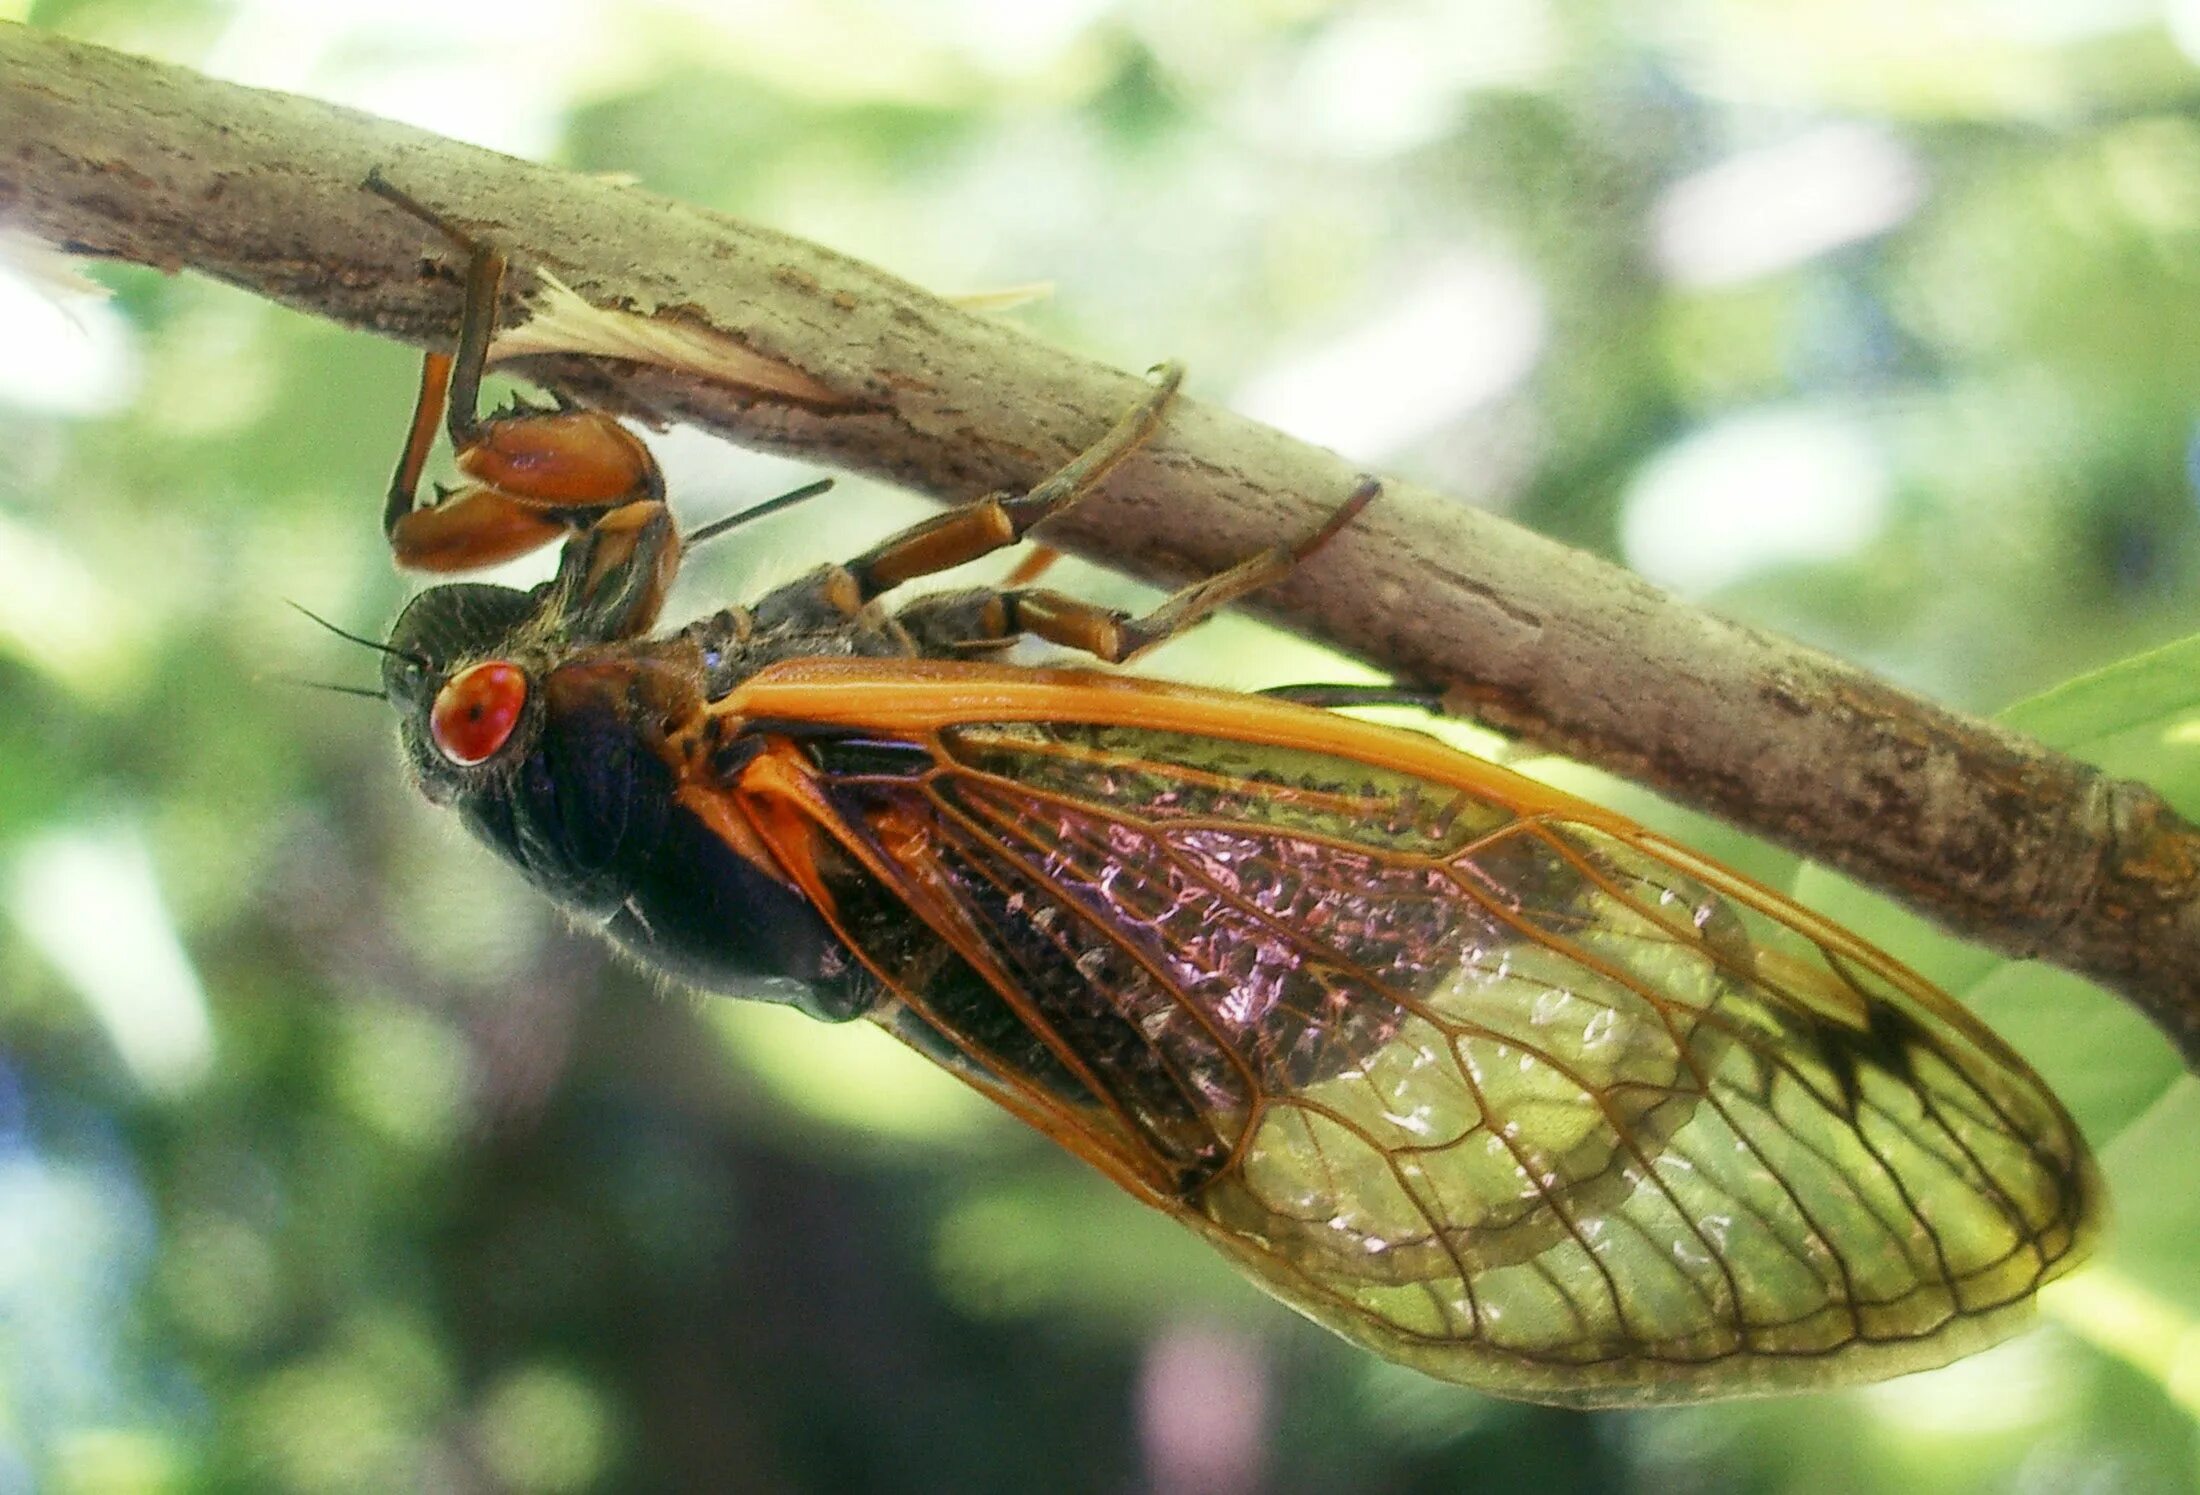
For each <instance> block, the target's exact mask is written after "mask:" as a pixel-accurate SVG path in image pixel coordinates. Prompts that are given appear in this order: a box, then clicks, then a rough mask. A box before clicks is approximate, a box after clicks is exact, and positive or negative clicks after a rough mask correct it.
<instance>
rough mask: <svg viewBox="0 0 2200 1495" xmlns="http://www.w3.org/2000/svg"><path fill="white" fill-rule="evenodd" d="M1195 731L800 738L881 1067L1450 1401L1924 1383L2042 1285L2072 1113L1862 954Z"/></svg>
mask: <svg viewBox="0 0 2200 1495" xmlns="http://www.w3.org/2000/svg"><path fill="white" fill-rule="evenodd" d="M1208 699H1209V700H1211V702H1212V703H1213V704H1212V705H1211V706H1201V705H1199V704H1197V703H1196V702H1194V703H1193V704H1191V705H1186V706H1184V707H1183V708H1182V710H1180V711H1177V712H1175V713H1174V715H1175V716H1176V717H1181V718H1182V720H1183V723H1184V725H1185V726H1186V727H1188V728H1193V729H1194V730H1157V729H1155V728H1152V727H1147V726H1138V727H1117V726H1107V725H1095V724H1092V723H1090V722H1085V721H1079V720H1076V719H1074V718H1075V717H1076V715H1078V714H1079V713H1078V712H1075V711H1068V712H1065V713H1064V716H1065V718H1066V719H1064V720H1060V721H1052V722H1049V721H1044V720H1033V719H1031V718H1032V717H1034V716H1036V715H1038V714H1039V713H1038V712H1037V711H1036V710H1034V709H1031V703H1029V702H1023V703H1022V706H1023V708H1024V709H1022V711H1021V712H1020V714H1021V716H1022V717H1023V718H1024V719H1021V720H1014V719H1011V720H1005V721H1000V722H988V721H984V720H978V719H972V720H968V721H961V722H957V723H954V724H950V725H940V724H939V723H937V722H929V723H925V724H923V725H922V726H921V727H917V726H911V727H909V728H908V729H907V730H905V731H904V732H902V733H901V734H900V735H899V736H898V737H896V738H895V740H894V741H893V743H892V744H891V748H890V750H882V746H881V744H880V743H879V742H870V743H864V744H848V743H834V742H830V741H827V742H820V743H816V744H813V745H811V746H810V747H808V748H807V749H806V750H805V751H806V757H805V767H804V769H803V788H802V798H803V799H804V800H805V802H806V804H807V810H806V811H805V814H806V815H807V817H808V823H809V825H810V827H811V829H813V830H815V831H817V832H819V833H821V834H822V835H823V836H825V837H826V838H829V839H830V840H831V841H832V842H833V843H834V844H835V845H836V846H838V847H839V848H840V849H841V852H842V853H843V854H844V857H845V866H846V867H851V868H861V869H862V870H861V871H860V872H859V873H858V872H844V873H843V875H842V877H841V880H840V883H839V884H838V885H837V887H827V888H825V889H823V892H824V894H825V896H826V897H827V899H828V901H831V900H834V899H838V906H837V907H836V908H834V909H832V910H830V911H829V912H830V914H831V916H832V917H834V918H836V920H837V922H838V924H839V927H840V928H841V930H842V932H843V933H844V935H845V936H846V937H847V938H848V939H849V940H850V942H851V944H852V945H853V946H854V947H855V948H856V949H857V950H858V951H859V953H861V954H863V956H864V957H865V958H866V959H867V960H868V961H870V962H871V963H872V964H873V966H874V969H876V970H878V971H879V972H880V974H881V975H882V976H884V977H885V978H886V979H887V980H888V982H889V983H890V984H891V985H893V986H894V987H895V989H896V990H897V991H898V992H899V993H900V994H901V996H902V999H903V1008H902V1010H901V1011H900V1012H899V1013H898V1014H897V1016H896V1021H897V1022H898V1023H899V1024H900V1025H901V1026H902V1028H903V1029H904V1031H905V1033H914V1034H915V1035H916V1036H917V1037H918V1038H919V1041H920V1042H923V1043H925V1044H926V1045H927V1046H928V1047H931V1048H933V1049H934V1051H935V1052H940V1051H943V1050H944V1051H948V1052H951V1054H952V1055H953V1056H954V1057H955V1058H956V1059H957V1060H958V1061H959V1062H960V1063H961V1065H962V1067H964V1068H965V1069H966V1070H976V1071H978V1072H980V1073H981V1076H982V1082H983V1083H985V1084H987V1085H988V1087H989V1088H991V1089H992V1090H994V1092H995V1093H996V1094H1004V1095H1005V1098H1007V1099H1009V1100H1010V1101H1011V1103H1012V1104H1017V1103H1018V1102H1020V1104H1017V1108H1018V1109H1019V1110H1020V1112H1021V1113H1022V1114H1026V1115H1027V1117H1028V1116H1031V1113H1032V1112H1033V1111H1040V1112H1043V1113H1045V1114H1044V1117H1043V1118H1034V1119H1039V1120H1040V1124H1042V1125H1043V1126H1045V1127H1046V1129H1047V1130H1049V1131H1051V1132H1053V1133H1054V1134H1055V1135H1057V1136H1062V1135H1063V1134H1064V1132H1065V1130H1066V1131H1068V1132H1071V1133H1083V1134H1085V1135H1084V1136H1082V1137H1081V1138H1078V1139H1075V1140H1076V1141H1078V1142H1081V1144H1082V1145H1079V1146H1078V1150H1079V1151H1081V1152H1083V1153H1085V1155H1087V1156H1088V1157H1093V1158H1094V1159H1095V1161H1101V1162H1102V1164H1103V1166H1105V1167H1108V1168H1109V1171H1110V1172H1112V1173H1114V1174H1115V1175H1116V1176H1117V1177H1118V1178H1119V1180H1122V1181H1125V1182H1126V1183H1128V1184H1129V1185H1130V1186H1131V1187H1132V1188H1134V1190H1136V1191H1137V1192H1139V1193H1141V1194H1142V1195H1143V1196H1144V1197H1146V1198H1148V1199H1149V1200H1150V1201H1151V1202H1155V1203H1158V1204H1161V1205H1162V1206H1163V1207H1166V1208H1169V1209H1171V1210H1172V1211H1173V1212H1174V1213H1176V1214H1177V1215H1178V1216H1179V1217H1180V1218H1182V1219H1184V1220H1185V1221H1186V1222H1187V1223H1188V1224H1190V1225H1192V1226H1193V1227H1194V1228H1196V1229H1198V1230H1200V1231H1202V1232H1203V1233H1204V1234H1206V1235H1207V1236H1209V1237H1210V1238H1211V1239H1212V1240H1214V1241H1215V1243H1216V1244H1217V1245H1219V1246H1220V1247H1221V1248H1222V1249H1223V1250H1225V1251H1226V1252H1227V1253H1228V1254H1229V1255H1230V1256H1232V1257H1233V1258H1234V1259H1235V1260H1236V1261H1237V1262H1238V1263H1239V1264H1240V1265H1241V1266H1242V1267H1244V1268H1245V1269H1246V1270H1247V1271H1248V1272H1249V1274H1251V1275H1252V1276H1253V1277H1254V1278H1255V1279H1256V1280H1257V1281H1259V1282H1260V1283H1261V1284H1262V1285H1263V1286H1265V1287H1266V1288H1268V1290H1270V1291H1271V1292H1273V1293H1274V1294H1276V1295H1277V1296H1278V1297H1280V1298H1282V1299H1284V1300H1285V1301H1287V1302H1289V1303H1291V1304H1293V1305H1294V1306H1296V1307H1298V1308H1300V1309H1301V1310H1302V1311H1304V1312H1306V1313H1307V1314H1309V1315H1310V1316H1312V1317H1314V1318H1316V1319H1318V1320H1320V1321H1321V1322H1323V1323H1326V1324H1328V1325H1329V1326H1331V1327H1332V1328H1335V1329H1337V1330H1338V1331H1339V1332H1341V1333H1343V1334H1345V1335H1346V1336H1347V1337H1349V1338H1352V1339H1355V1340H1358V1341H1360V1342H1362V1343H1364V1344H1367V1345H1369V1346H1371V1347H1373V1348H1375V1349H1377V1350H1378V1351H1380V1352H1382V1353H1384V1354H1386V1355H1389V1356H1391V1357H1393V1358H1395V1359H1399V1360H1401V1361H1404V1362H1406V1363H1409V1364H1412V1365H1414V1366H1417V1367H1419V1368H1420V1369H1422V1370H1425V1371H1428V1372H1430V1373H1431V1374H1434V1375H1438V1376H1442V1377H1445V1378H1447V1379H1452V1380H1457V1381H1462V1382H1466V1383H1469V1384H1472V1385H1477V1386H1481V1387H1484V1388H1486V1389H1489V1390H1493V1391H1497V1392H1501V1393H1505V1394H1510V1395H1516V1396H1527V1397H1533V1398H1537V1399H1542V1400H1548V1401H1559V1402H1571V1403H1577V1404H1600V1403H1623V1402H1650V1401H1663V1400H1684V1399H1695V1398H1702V1397H1708V1396H1719V1395H1745V1394H1752V1393H1762V1392H1772V1391H1781V1390H1793V1389H1800V1388H1803V1387H1808V1386H1814V1385H1823V1384H1832V1383H1839V1382H1847V1381H1854V1380H1863V1379H1872V1378H1876V1377H1878V1376H1883V1375H1888V1374H1894V1373H1897V1372H1899V1371H1902V1370H1909V1369H1919V1368H1923V1367H1925V1366H1929V1365H1934V1364H1939V1363H1942V1362H1944V1361H1946V1360H1948V1359H1952V1358H1954V1357H1955V1356H1957V1355H1959V1354H1962V1353H1965V1352H1967V1351H1968V1350H1970V1349H1973V1348H1976V1347H1977V1346H1979V1345H1980V1344H1983V1343H1986V1342H1989V1341H1990V1340H1992V1339H1995V1338H1998V1337H2000V1336H2001V1335H2003V1334H2005V1333H2007V1332H2009V1331H2010V1330H2011V1329H2012V1328H2014V1327H2015V1326H2016V1324H2017V1323H2018V1322H2019V1321H2020V1320H2021V1317H2022V1315H2023V1313H2024V1312H2025V1310H2026V1308H2027V1307H2028V1304H2029V1300H2030V1297H2031V1294H2032V1293H2033V1292H2034V1291H2035V1290H2036V1289H2037V1288H2038V1287H2039V1286H2040V1285H2041V1284H2042V1283H2043V1282H2045V1281H2046V1280H2048V1279H2049V1278H2050V1277H2052V1276H2054V1275H2056V1274H2058V1273H2059V1272H2060V1271H2062V1270H2064V1269H2066V1268H2067V1267H2068V1266H2069V1265H2070V1264H2071V1263H2072V1262H2073V1261H2074V1260H2075V1257H2076V1254H2077V1253H2078V1251H2079V1248H2080V1246H2081V1245H2082V1243H2083V1241H2084V1239H2085V1237H2086V1235H2087V1233H2088V1230H2089V1226H2090V1221H2091V1219H2092V1216H2093V1213H2094V1211H2095V1208H2096V1203H2097V1196H2098V1187H2097V1183H2096V1181H2095V1179H2094V1175H2093V1172H2092V1163H2091V1161H2090V1158H2089V1157H2088V1155H2087V1153H2086V1151H2085V1148H2084V1145H2083V1143H2082V1141H2081V1139H2080V1138H2079V1137H2078V1135H2077V1134H2076V1131H2075V1129H2074V1128H2073V1127H2072V1125H2071V1123H2070V1121H2069V1118H2068V1117H2067V1116H2066V1115H2065V1114H2064V1113H2063V1111H2062V1110H2061V1108H2060V1107H2059V1106H2058V1105H2057V1104H2056V1102H2055V1101H2054V1099H2053V1098H2052V1096H2051V1095H2049V1094H2048V1093H2047V1092H2046V1090H2045V1089H2044V1087H2042V1086H2041V1084H2040V1083H2039V1081H2038V1080H2037V1079H2036V1077H2034V1076H2033V1075H2032V1074H2031V1073H2030V1072H2029V1071H2028V1070H2027V1069H2026V1068H2025V1067H2024V1066H2023V1064H2022V1063H2021V1062H2020V1061H2018V1060H2017V1059H2016V1058H2015V1057H2014V1056H2013V1055H2011V1054H2010V1053H2009V1052H2008V1051H2007V1050H2006V1049H2005V1048H2003V1047H2002V1046H2001V1045H2000V1044H1999V1043H1998V1042H1997V1041H1996V1040H1995V1039H1993V1037H1992V1036H1991V1035H1990V1034H1988V1033H1987V1032H1986V1031H1985V1030H1984V1029H1983V1028H1981V1027H1980V1026H1979V1025H1977V1024H1976V1023H1975V1022H1973V1021H1972V1020H1971V1019H1970V1018H1969V1017H1968V1016H1967V1015H1966V1014H1964V1013H1963V1012H1962V1011H1961V1009H1959V1008H1957V1007H1955V1006H1954V1005H1953V1004H1952V1003H1950V1002H1949V1001H1948V1000H1947V999H1946V998H1945V997H1942V996H1941V995H1940V994H1938V993H1937V992H1935V991H1933V990H1932V989H1931V988H1930V987H1928V986H1926V985H1924V984H1923V983H1921V982H1919V981H1917V980H1916V978H1914V977H1911V976H1909V975H1907V974H1906V973H1904V972H1902V971H1901V969H1900V968H1899V967H1897V966H1895V965H1894V964H1893V963H1892V962H1890V961H1888V960H1886V958H1885V957H1883V956H1880V955H1878V954H1877V953H1876V952H1873V951H1871V950H1870V949H1868V947H1865V946H1862V945H1861V944H1860V943H1858V942H1856V941H1854V940H1852V939H1849V938H1848V937H1846V936H1842V935H1840V934H1839V933H1838V932H1837V931H1833V930H1832V929H1831V928H1830V927H1829V926H1825V925H1823V924H1822V923H1821V922H1820V921H1817V920H1815V919H1814V918H1813V917H1812V916H1810V915H1808V914H1807V913H1805V912H1804V911H1802V910H1800V909H1798V908H1796V907H1794V906H1793V905H1791V904H1788V903H1786V902H1785V901H1784V900H1782V899H1780V898H1778V897H1777V896H1776V895H1773V894H1770V893H1768V892H1765V891H1764V890H1762V889H1758V888H1756V887H1754V886H1753V885H1751V884H1748V883H1746V882H1745V881H1743V880H1741V879H1739V878H1736V877H1734V876H1733V875H1732V874H1728V873H1724V872H1722V871H1719V870H1718V869H1715V868H1712V867H1709V866H1707V865H1704V864H1701V863H1698V862H1696V861H1694V860H1693V859H1692V858H1689V857H1688V856H1687V855H1686V854H1685V853H1680V852H1678V851H1676V850H1674V849H1673V848H1669V847H1666V846H1664V845H1663V844H1662V843H1659V842H1657V841H1656V840H1655V839H1654V838H1651V837H1650V836H1648V835H1647V834H1646V833H1642V832H1640V831H1637V830H1635V829H1633V828H1631V827H1629V826H1627V825H1625V823H1624V822H1620V821H1618V820H1616V819H1615V818H1614V817H1611V816H1609V815H1606V814H1604V813H1602V812H1597V811H1594V810H1591V809H1589V808H1588V807H1585V806H1584V807H1580V811H1581V812H1580V813H1579V814H1578V815H1574V814H1569V813H1567V812H1566V811H1565V809H1564V808H1563V805H1564V803H1565V802H1564V801H1562V800H1559V799H1557V798H1555V797H1553V796H1551V795H1548V794H1544V795H1540V796H1538V798H1537V800H1536V802H1535V803H1534V804H1533V805H1532V806H1531V805H1524V804H1523V803H1522V802H1520V801H1519V800H1518V799H1517V798H1515V797H1512V796H1510V795H1509V794H1508V793H1507V792H1506V789H1505V786H1506V785H1507V784H1508V783H1509V782H1511V781H1510V779H1509V776H1505V775H1502V774H1501V772H1500V771H1498V770H1495V769H1487V770H1485V766H1484V765H1479V764H1477V763H1476V762H1475V761H1474V760H1471V759H1467V758H1464V757H1459V756H1455V755H1445V757H1444V759H1443V762H1444V763H1447V764H1456V765H1458V766H1457V768H1456V769H1455V770H1450V771H1447V772H1446V773H1444V774H1443V775H1442V776H1441V777H1439V776H1437V775H1435V774H1432V773H1431V772H1430V764H1431V760H1430V759H1429V757H1428V754H1427V752H1426V750H1425V746H1424V747H1423V748H1421V749H1417V750H1415V751H1414V752H1413V753H1410V754H1408V753H1405V752H1404V751H1403V749H1401V750H1400V751H1399V753H1398V754H1397V756H1398V757H1399V758H1400V759H1401V760H1402V761H1410V763H1411V764H1412V771H1407V770H1405V769H1403V768H1400V767H1397V766H1394V765H1393V764H1392V763H1390V762H1387V761H1386V750H1385V747H1384V744H1385V742H1386V741H1387V740H1388V739H1390V738H1392V737H1395V736H1400V735H1403V734H1385V733H1381V732H1377V731H1375V730H1374V729H1365V728H1363V727H1362V726H1361V725H1360V724H1353V723H1340V724H1339V728H1338V731H1337V733H1336V734H1335V735H1336V737H1337V739H1338V741H1339V744H1340V746H1341V748H1342V749H1344V750H1343V751H1334V752H1322V751H1310V750H1307V749H1305V748H1303V747H1299V746H1285V745H1279V744H1277V743H1276V742H1273V741H1266V742H1264V741H1257V740H1254V741H1249V740H1246V739H1245V738H1244V737H1243V736H1233V735H1232V734H1233V733H1234V732H1242V731H1244V730H1246V729H1245V727H1244V725H1243V723H1242V722H1240V721H1239V719H1238V718H1237V717H1235V716H1233V715H1232V714H1231V712H1230V710H1229V707H1228V700H1229V698H1226V697H1212V698H1208ZM882 712H883V708H882ZM1203 713H1204V714H1203ZM888 735H891V734H890V733H886V732H882V733H881V734H880V736H881V737H882V738H883V737H886V736H888ZM1412 740H1413V741H1415V742H1420V741H1421V740H1420V739H1412ZM1485 772H1486V774H1487V778H1486V780H1485V777H1484V775H1485ZM744 787H745V788H749V789H750V790H751V791H752V792H754V793H758V794H760V795H761V794H762V791H761V790H758V789H756V787H755V786H752V785H745V786H744ZM1554 806H1557V808H1554ZM843 893H848V894H850V896H842V894H843ZM912 911H913V912H915V913H916V915H917V916H918V920H919V921H921V922H922V924H923V925H924V928H925V933H924V935H923V936H921V937H913V936H912V935H911V934H910V932H909V928H908V926H909V925H910V923H911V922H912V921H911V920H910V919H909V918H908V913H909V912H912ZM897 921H898V922H897ZM912 951H914V952H915V953H914V954H912ZM1066 1140H1069V1139H1066Z"/></svg>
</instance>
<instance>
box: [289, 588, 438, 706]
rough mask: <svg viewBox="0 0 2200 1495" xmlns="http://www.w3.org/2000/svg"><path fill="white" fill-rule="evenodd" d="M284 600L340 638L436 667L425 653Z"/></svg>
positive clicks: (399, 657) (421, 665)
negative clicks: (341, 624) (397, 646)
mask: <svg viewBox="0 0 2200 1495" xmlns="http://www.w3.org/2000/svg"><path fill="white" fill-rule="evenodd" d="M283 600H284V602H286V603H288V604H289V605H290V606H291V607H293V608H295V609H296V610H297V611H299V612H301V613H303V614H305V616H306V617H307V619H309V620H310V621H312V622H315V623H318V624H320V625H321V626H322V627H323V628H326V629H327V630H328V631H329V632H330V633H333V634H335V635H336V636H337V637H338V638H340V639H347V640H349V641H350V642H352V643H354V644H358V645H360V646H362V647H363V648H368V649H372V650H374V651H375V653H377V654H387V655H389V656H390V658H392V659H402V660H404V661H405V662H406V663H407V664H412V665H417V666H419V667H420V668H421V669H423V670H428V669H433V668H434V665H433V663H432V662H431V661H430V660H429V658H428V656H427V655H425V654H414V653H411V652H409V651H408V650H404V649H393V648H391V647H390V646H389V645H388V644H385V643H380V642H378V641H376V640H374V639H371V638H362V637H361V636H360V635H358V634H356V633H353V632H352V631H351V630H350V629H348V628H339V627H337V626H336V625H335V624H334V623H331V622H330V621H329V620H328V619H326V618H324V617H322V616H321V615H320V614H319V613H317V612H315V611H314V610H313V609H312V608H310V607H307V606H306V605H305V604H304V603H302V602H291V601H290V599H289V598H287V597H286V598H284V599H283ZM298 683H304V682H298ZM330 688H331V689H336V688H337V687H333V686H332V687H330Z"/></svg>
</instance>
